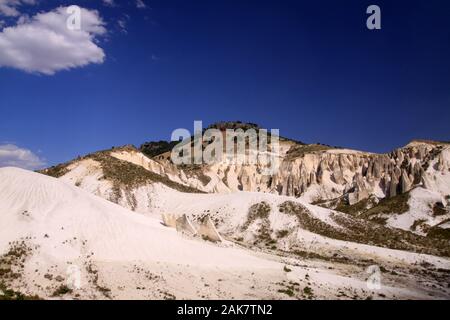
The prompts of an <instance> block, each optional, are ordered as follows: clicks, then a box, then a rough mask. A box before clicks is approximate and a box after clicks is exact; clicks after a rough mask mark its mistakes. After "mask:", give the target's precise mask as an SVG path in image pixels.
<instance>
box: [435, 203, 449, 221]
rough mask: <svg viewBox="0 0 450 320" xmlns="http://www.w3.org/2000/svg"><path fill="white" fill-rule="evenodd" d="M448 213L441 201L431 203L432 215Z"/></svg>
mask: <svg viewBox="0 0 450 320" xmlns="http://www.w3.org/2000/svg"><path fill="white" fill-rule="evenodd" d="M448 213H449V212H448V210H447V209H446V208H445V206H444V204H443V203H442V202H436V203H435V204H434V205H433V215H434V216H435V217H438V216H443V215H446V214H448Z"/></svg>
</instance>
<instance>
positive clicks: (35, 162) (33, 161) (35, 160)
mask: <svg viewBox="0 0 450 320" xmlns="http://www.w3.org/2000/svg"><path fill="white" fill-rule="evenodd" d="M43 166H45V161H44V160H43V159H41V158H40V157H39V156H37V155H36V154H34V153H33V152H31V151H30V150H28V149H23V148H19V147H18V146H16V145H13V144H4V145H0V168H1V167H19V168H23V169H28V170H35V169H41V168H42V167H43Z"/></svg>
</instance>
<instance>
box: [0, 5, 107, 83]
mask: <svg viewBox="0 0 450 320" xmlns="http://www.w3.org/2000/svg"><path fill="white" fill-rule="evenodd" d="M0 1H2V0H0ZM66 11H67V8H65V7H59V8H57V9H55V10H53V11H50V12H45V13H39V14H37V15H35V16H34V17H32V18H27V19H21V21H18V22H17V24H16V25H15V26H12V27H6V28H4V29H3V30H2V31H1V32H0V67H11V68H15V69H20V70H23V71H26V72H32V73H42V74H46V75H52V74H54V73H56V72H57V71H60V70H68V69H72V68H77V67H82V66H86V65H88V64H91V63H103V61H104V58H105V53H104V51H103V49H102V48H100V47H99V46H98V44H97V43H98V42H97V40H98V36H100V35H103V34H105V33H106V29H105V27H104V22H103V20H102V19H101V17H100V15H99V13H98V12H97V11H95V10H87V9H83V8H82V9H81V30H70V29H69V28H68V26H67V19H68V17H69V14H68V13H67V12H66Z"/></svg>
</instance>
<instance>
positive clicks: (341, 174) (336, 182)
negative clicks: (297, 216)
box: [162, 141, 450, 204]
mask: <svg viewBox="0 0 450 320" xmlns="http://www.w3.org/2000/svg"><path fill="white" fill-rule="evenodd" d="M291 147H293V146H292V144H290V145H288V144H285V145H284V146H283V147H282V148H281V149H282V152H281V154H280V168H279V170H278V171H277V172H276V173H275V174H273V175H271V176H267V175H263V174H262V169H263V167H261V166H260V165H233V164H229V163H225V162H223V163H222V162H221V163H216V164H213V165H209V166H199V167H196V168H190V169H186V168H181V167H180V168H178V169H177V170H174V168H173V166H169V165H167V164H166V165H164V163H162V166H163V167H167V168H168V172H167V173H168V175H169V176H170V177H171V179H175V180H176V181H177V182H179V183H183V184H186V185H189V186H191V187H195V188H197V189H200V190H202V191H205V192H214V193H220V192H234V191H251V192H269V193H277V194H280V195H287V196H295V197H302V198H304V199H305V200H308V201H317V200H326V199H334V198H337V197H341V196H345V198H346V200H348V202H349V204H353V203H356V202H359V201H361V200H363V199H365V198H367V197H369V196H370V195H375V196H377V197H379V198H384V197H393V196H396V195H398V194H402V193H405V192H407V191H409V190H411V189H412V188H413V187H414V186H418V185H421V186H424V187H425V188H430V189H433V190H435V191H438V192H441V193H442V195H443V196H444V197H445V196H446V192H447V190H446V188H445V186H442V184H445V181H441V182H440V183H438V184H439V185H437V182H436V177H437V176H438V177H442V176H450V172H449V168H450V146H449V145H446V144H439V143H429V142H418V141H417V142H412V143H410V144H408V145H407V146H406V147H404V148H400V149H397V150H395V151H393V152H391V153H388V154H373V153H366V152H359V151H354V150H346V149H333V148H326V150H317V151H315V150H312V151H308V152H304V153H302V154H300V155H299V156H296V157H292V156H291V155H290V153H289V149H290V148H291ZM169 168H170V170H169ZM444 180H445V179H444ZM442 188H443V189H444V190H440V189H442ZM449 192H450V191H449Z"/></svg>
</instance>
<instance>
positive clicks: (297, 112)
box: [0, 0, 450, 166]
mask: <svg viewBox="0 0 450 320" xmlns="http://www.w3.org/2000/svg"><path fill="white" fill-rule="evenodd" d="M2 1H3V3H4V4H5V3H6V4H7V2H8V0H0V4H2ZM22 2H24V3H22V4H21V5H20V6H17V7H14V8H13V9H15V10H16V12H17V13H16V14H11V12H9V14H6V13H5V12H3V13H2V12H1V6H0V25H3V29H2V30H1V28H2V27H0V49H1V50H0V114H1V117H0V165H2V160H1V157H2V145H3V146H8V148H9V149H8V148H5V147H4V148H3V149H5V150H6V149H7V150H10V151H5V150H3V152H4V154H6V156H4V157H7V156H9V157H10V158H12V160H11V159H9V160H10V161H9V162H6V161H3V164H5V163H13V161H14V157H18V155H21V156H22V157H23V158H24V159H25V160H24V161H25V162H26V161H27V160H26V159H28V158H27V157H30V154H28V155H24V154H23V152H26V151H29V152H31V153H32V154H33V156H35V157H37V158H38V160H36V158H34V159H33V161H34V162H33V166H36V165H37V164H39V165H41V166H42V165H44V164H43V162H45V165H51V164H56V163H59V162H63V161H67V160H70V159H72V158H74V157H76V156H78V155H82V154H86V153H89V152H92V151H96V150H99V149H105V148H110V147H112V146H118V145H123V144H128V143H132V144H135V145H140V144H141V143H142V142H144V141H149V140H160V139H163V140H168V139H170V134H171V132H172V131H173V130H174V129H176V128H188V129H190V130H193V128H192V126H193V121H194V120H203V122H204V123H205V124H208V123H211V122H215V121H220V120H241V121H250V122H256V123H259V124H260V125H262V126H263V127H266V128H269V129H270V128H279V129H280V134H281V135H282V136H287V137H291V138H295V139H298V140H301V141H305V142H309V143H315V142H321V143H326V144H331V145H339V146H345V147H349V148H355V149H362V150H368V151H374V152H387V151H390V150H391V149H393V148H396V147H399V146H402V145H405V144H406V143H408V142H409V141H410V140H411V139H414V138H424V139H435V140H450V125H449V123H450V59H449V57H450V22H449V20H448V12H450V3H449V2H448V1H437V0H434V1H363V0H359V1H357V0H346V1H336V0H334V1H331V0H330V1H323V0H318V1H314V3H312V2H313V1H301V0H297V1H288V0H283V1H256V0H250V1H247V0H239V1H237V0H228V1H219V0H208V1H206V0H195V1H194V0H184V1H171V0H164V1H162V0H161V1H150V0H147V1H145V0H144V3H145V7H143V6H142V3H141V4H140V5H139V6H138V5H137V2H136V1H131V0H130V1H118V0H116V1H115V4H114V5H112V6H111V5H105V4H104V1H102V0H90V1H72V2H64V1H51V0H42V1H39V0H35V1H31V2H35V3H27V2H30V0H28V1H22ZM71 4H76V5H79V6H80V7H82V8H84V9H86V10H87V11H86V12H93V11H92V10H97V12H96V14H92V15H91V16H89V17H90V18H89V19H90V20H89V24H88V25H89V27H91V26H92V28H93V29H92V30H94V31H92V30H91V31H89V32H88V31H86V34H85V36H86V38H83V39H82V40H80V39H78V38H77V37H72V36H71V35H70V34H67V33H65V31H61V32H62V36H63V37H67V39H64V41H67V44H68V45H67V46H65V47H63V46H58V45H56V44H55V43H53V42H51V41H47V40H45V39H46V38H45V36H46V34H41V33H40V32H41V31H42V28H47V29H48V28H50V27H49V26H48V25H45V23H44V22H42V21H46V20H44V19H41V20H42V21H41V20H39V21H37V20H38V19H35V20H33V16H34V15H36V14H37V13H38V12H40V13H41V14H47V13H49V12H57V11H55V10H56V8H57V7H59V6H67V5H71ZM370 4H377V5H379V6H380V8H381V21H382V29H381V30H373V31H370V30H368V29H367V28H366V19H367V17H368V15H367V14H366V8H367V6H368V5H370ZM23 17H27V18H23ZM44 17H47V15H45V16H44ZM82 17H83V16H82ZM55 21H56V22H58V21H59V20H58V19H57V17H56V18H55ZM100 21H101V22H100ZM18 23H20V24H25V25H27V26H28V25H31V26H32V27H33V32H35V34H34V36H33V37H28V36H27V33H24V32H25V31H24V30H23V29H21V28H20V27H19V25H18ZM86 25H87V24H85V26H86ZM7 27H10V28H11V31H9V34H7V33H6V30H7ZM94 27H95V28H97V29H94ZM100 27H101V28H103V30H101V29H99V28H100ZM51 28H57V29H58V28H59V27H58V26H57V25H56V27H55V25H54V24H52V25H51ZM58 30H59V29H58ZM47 31H48V30H47ZM83 32H84V31H83ZM11 34H12V35H13V36H12V35H11ZM41 36H42V38H41ZM2 37H3V38H2ZM2 39H3V42H2ZM5 39H8V41H7V42H6V41H5ZM32 39H39V41H36V43H33V42H32ZM40 39H43V40H42V41H41V40H40ZM44 40H45V41H44ZM52 45H55V47H51V48H48V47H47V46H52ZM2 46H3V47H2ZM68 46H69V47H70V48H72V49H71V50H70V51H68V50H67V48H68ZM71 46H75V49H74V48H73V47H71ZM11 48H13V49H15V50H16V51H11V50H12V49H11ZM84 48H85V49H84ZM2 50H3V56H2ZM8 50H9V51H8ZM17 50H19V51H17ZM78 50H79V51H78ZM8 52H9V53H10V52H14V54H13V55H11V54H10V55H9V56H8V55H7V53H8ZM16 52H19V54H17V55H16V54H15V53H16ZM42 52H44V54H42ZM74 52H76V53H74ZM37 53H39V55H38V54H37ZM22 55H23V57H25V58H26V59H27V60H26V64H24V63H23V59H25V58H23V59H22ZM35 55H36V56H35ZM55 61H58V64H56V62H55ZM61 66H63V67H61ZM45 70H46V71H45ZM12 146H16V147H17V148H18V149H16V151H14V152H13V154H11V153H9V154H8V152H11V148H12ZM17 150H20V152H22V153H20V152H19V151H17ZM39 160H41V162H39ZM36 161H37V162H36Z"/></svg>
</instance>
